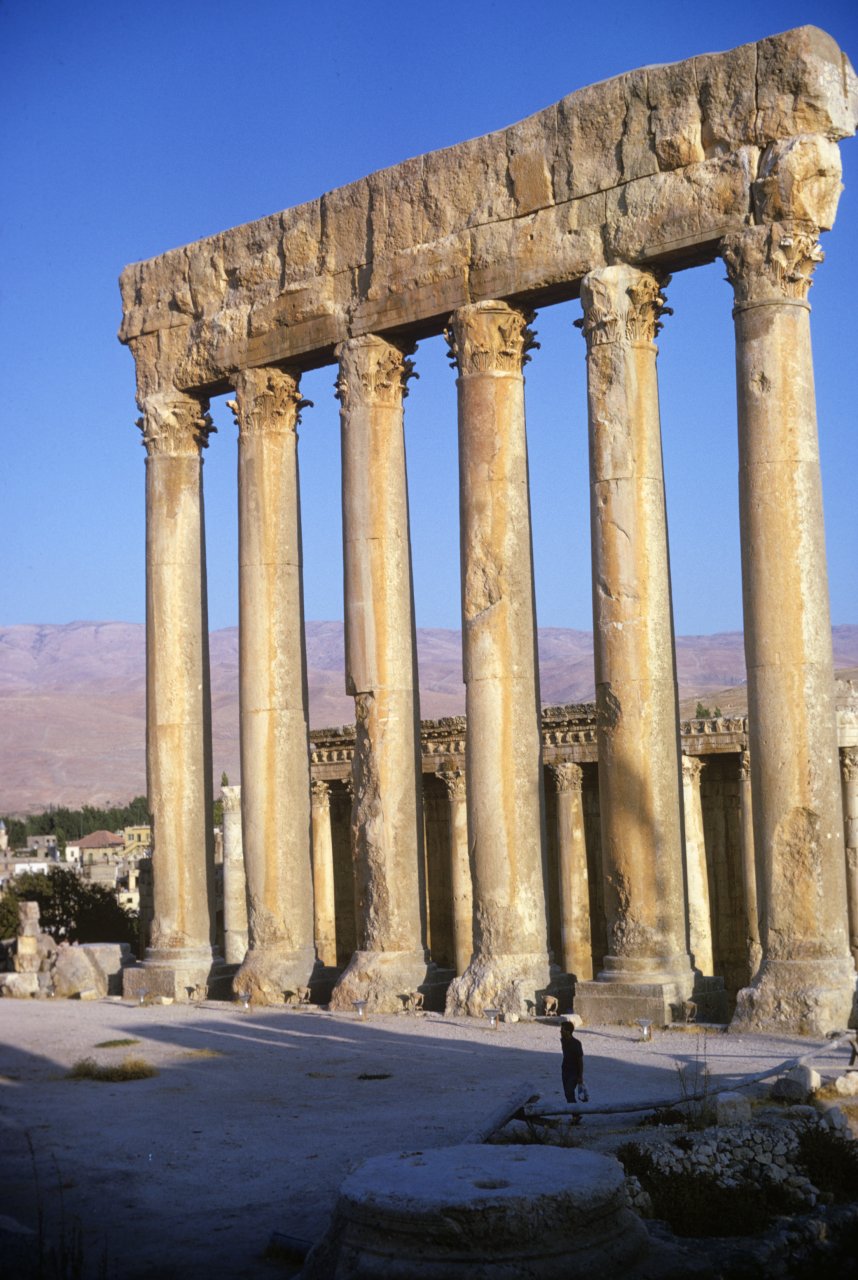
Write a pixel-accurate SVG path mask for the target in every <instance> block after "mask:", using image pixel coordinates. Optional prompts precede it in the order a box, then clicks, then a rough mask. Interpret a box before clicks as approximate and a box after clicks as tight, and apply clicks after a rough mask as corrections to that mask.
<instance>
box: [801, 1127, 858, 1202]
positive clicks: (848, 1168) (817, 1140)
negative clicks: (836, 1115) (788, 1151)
mask: <svg viewBox="0 0 858 1280" xmlns="http://www.w3.org/2000/svg"><path fill="white" fill-rule="evenodd" d="M798 1163H799V1164H800V1165H801V1168H802V1170H803V1172H804V1174H805V1176H806V1177H808V1178H810V1180H811V1182H812V1183H813V1185H814V1186H815V1187H817V1188H818V1189H819V1190H820V1191H822V1192H824V1193H827V1194H829V1195H832V1196H833V1197H834V1199H835V1200H836V1201H837V1202H838V1204H844V1203H847V1202H849V1201H852V1200H854V1199H855V1198H856V1196H858V1142H855V1141H854V1140H853V1139H852V1138H847V1137H845V1136H844V1135H843V1134H842V1133H836V1132H834V1131H833V1130H831V1129H823V1128H821V1127H820V1126H818V1125H814V1126H812V1127H811V1128H807V1129H805V1130H804V1132H803V1133H802V1134H801V1135H800V1137H799V1140H798Z"/></svg>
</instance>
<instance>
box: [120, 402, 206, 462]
mask: <svg viewBox="0 0 858 1280" xmlns="http://www.w3.org/2000/svg"><path fill="white" fill-rule="evenodd" d="M208 407H209V402H208V400H198V399H197V398H196V397H195V396H187V395H183V394H182V392H181V391H172V390H171V391H155V392H153V393H152V394H151V395H149V396H146V398H145V399H144V400H143V401H141V402H140V408H141V409H142V410H143V416H142V418H138V419H137V426H138V427H139V428H140V430H141V432H142V433H143V444H144V446H145V449H146V453H147V454H148V455H149V457H150V458H151V457H161V456H165V457H170V458H189V457H194V456H195V455H196V456H199V455H200V453H201V451H202V450H203V449H205V448H207V447H208V442H209V436H210V435H211V434H212V433H213V432H215V431H217V427H215V426H214V425H213V423H212V420H211V418H210V416H209V413H208Z"/></svg>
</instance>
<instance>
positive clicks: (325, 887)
mask: <svg viewBox="0 0 858 1280" xmlns="http://www.w3.org/2000/svg"><path fill="white" fill-rule="evenodd" d="M310 802H311V813H312V823H313V904H314V913H315V935H316V955H317V957H318V959H319V961H320V963H321V964H324V965H330V966H333V965H336V963H337V925H336V920H337V912H336V902H335V898H334V845H333V840H332V837H331V789H330V787H329V786H328V784H327V782H325V781H324V780H323V779H322V778H314V779H313V780H312V782H311V783H310Z"/></svg>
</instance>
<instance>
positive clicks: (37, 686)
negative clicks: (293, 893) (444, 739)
mask: <svg viewBox="0 0 858 1280" xmlns="http://www.w3.org/2000/svg"><path fill="white" fill-rule="evenodd" d="M676 648H677V664H678V670H679V682H680V696H681V697H682V698H683V699H685V700H686V703H685V706H684V707H683V711H684V713H685V714H690V712H691V711H693V704H694V702H695V701H696V699H697V698H698V697H701V698H702V699H703V701H704V702H706V703H707V704H711V705H712V706H714V705H715V704H716V703H718V704H719V705H721V706H722V709H723V710H725V711H726V710H728V709H730V710H732V711H737V710H740V709H741V706H742V703H743V696H742V689H741V687H739V688H736V686H741V685H742V684H743V683H744V679H745V659H744V652H743V648H742V636H741V633H740V632H727V633H725V634H722V635H713V636H682V637H680V638H679V639H678V640H677V646H676ZM418 651H419V660H420V698H421V713H422V715H423V717H424V719H434V718H436V717H438V716H444V715H456V714H458V713H461V712H462V711H464V707H465V695H464V686H463V685H462V661H461V637H460V635H459V632H458V631H443V630H425V631H420V632H418ZM539 652H540V679H541V689H542V701H543V702H544V703H563V702H582V701H587V700H589V699H591V698H592V696H593V655H592V637H591V635H590V633H589V632H587V631H567V630H563V629H560V628H554V627H549V628H546V629H544V630H542V631H540V633H539ZM834 656H835V664H836V666H838V667H855V666H858V627H855V626H841V627H835V628H834ZM307 661H308V670H309V685H310V719H311V723H312V724H313V726H314V727H319V728H321V727H324V726H326V725H338V724H346V723H349V722H350V721H351V720H352V719H353V718H354V717H353V710H352V701H351V699H350V698H348V697H347V696H346V693H345V690H344V682H343V627H342V623H339V622H310V623H308V624H307ZM211 665H212V706H213V734H214V765H215V774H216V776H217V777H219V776H220V773H221V771H222V770H226V772H227V773H228V774H229V776H230V777H231V778H232V779H233V780H235V781H237V780H238V631H237V629H236V628H235V627H231V628H228V629H226V630H223V631H215V632H213V633H212V636H211ZM145 690H146V675H145V629H144V628H143V626H141V625H139V624H134V623H126V622H73V623H69V624H67V625H66V626H17V627H5V628H0V716H2V720H0V725H2V732H0V812H20V811H26V810H28V809H38V808H42V807H44V806H46V805H48V804H51V803H54V804H69V805H78V804H83V803H87V802H90V803H98V804H103V803H105V802H106V801H108V800H116V801H124V800H126V799H128V798H130V797H131V796H132V795H139V794H141V793H142V792H144V791H145V786H146V782H145V778H146V773H145V761H144V743H145ZM724 690H732V691H731V692H730V693H729V694H724V693H723V691H724ZM719 692H721V693H722V695H723V696H721V697H720V698H716V697H715V696H714V695H715V694H716V693H719Z"/></svg>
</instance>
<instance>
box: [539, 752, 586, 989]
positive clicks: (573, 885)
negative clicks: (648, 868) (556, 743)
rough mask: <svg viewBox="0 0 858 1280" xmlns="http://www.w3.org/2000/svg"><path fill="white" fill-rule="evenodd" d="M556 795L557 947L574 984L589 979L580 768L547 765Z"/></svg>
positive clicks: (567, 764)
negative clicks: (573, 978) (558, 943)
mask: <svg viewBox="0 0 858 1280" xmlns="http://www.w3.org/2000/svg"><path fill="white" fill-rule="evenodd" d="M548 771H549V773H550V774H551V777H552V778H553V780H554V786H555V789H556V792H557V795H556V803H557V862H558V869H559V872H560V946H561V952H562V954H561V966H562V968H563V972H564V973H572V974H574V975H575V978H576V980H577V981H578V982H588V981H590V980H591V979H592V977H593V947H592V943H591V936H590V879H589V873H588V870H587V846H586V843H585V841H584V809H583V806H582V804H581V783H582V773H581V766H580V765H578V764H575V763H574V762H573V761H571V760H564V761H562V762H560V763H558V764H551V765H549V766H548Z"/></svg>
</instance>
